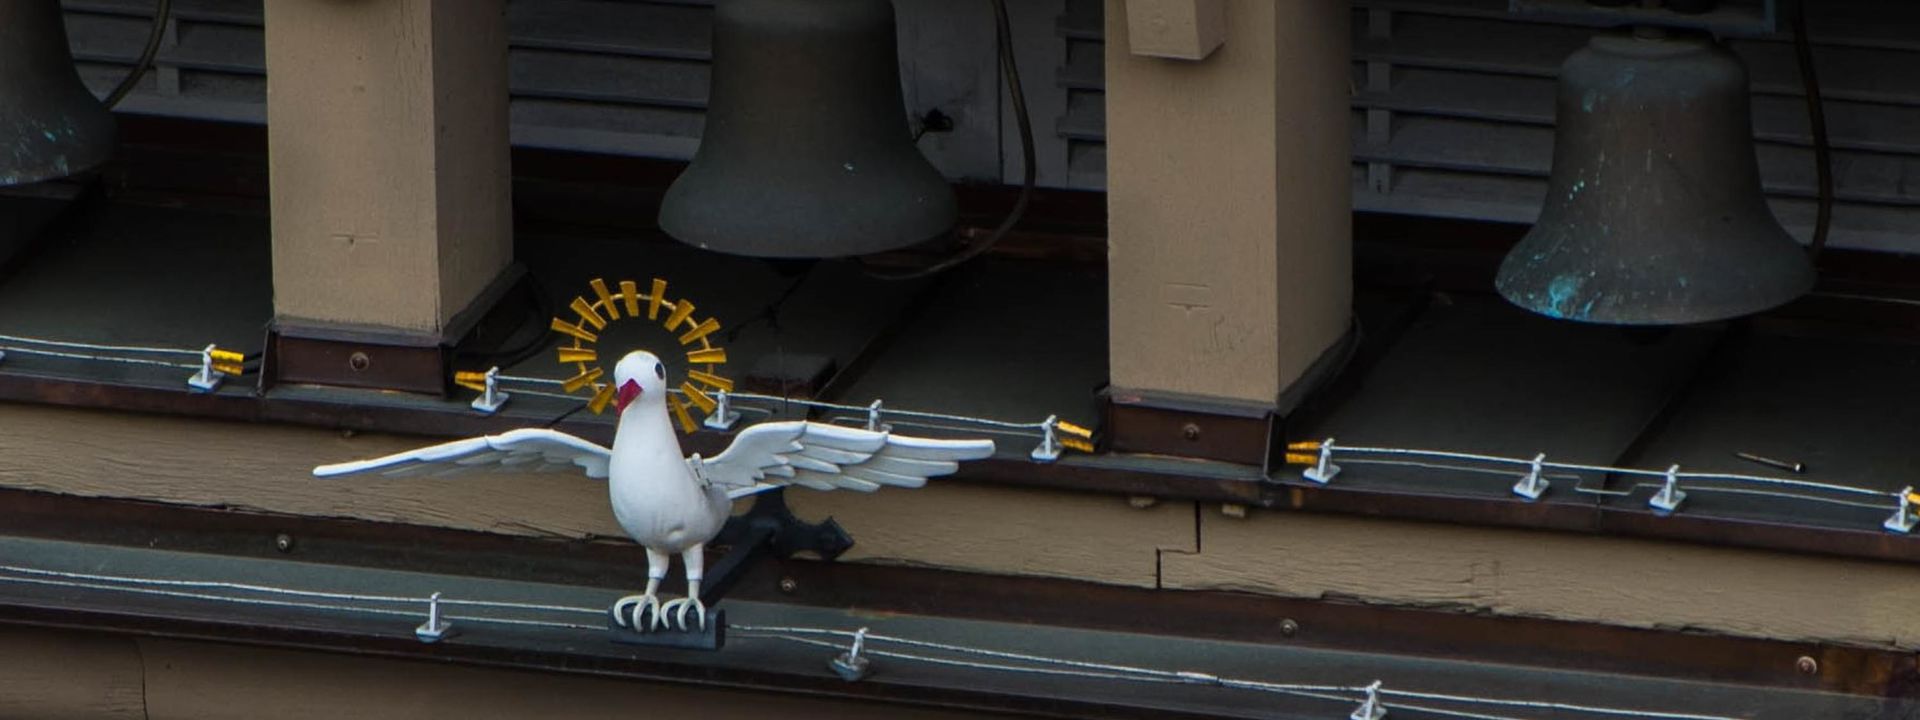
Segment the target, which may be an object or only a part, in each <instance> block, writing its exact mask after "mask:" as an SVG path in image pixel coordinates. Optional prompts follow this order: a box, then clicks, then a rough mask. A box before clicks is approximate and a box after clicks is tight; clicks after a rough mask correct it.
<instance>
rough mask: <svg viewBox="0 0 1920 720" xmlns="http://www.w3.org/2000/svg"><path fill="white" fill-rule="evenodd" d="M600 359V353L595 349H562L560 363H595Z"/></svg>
mask: <svg viewBox="0 0 1920 720" xmlns="http://www.w3.org/2000/svg"><path fill="white" fill-rule="evenodd" d="M599 359H600V351H599V350H595V349H593V348H576V347H563V348H560V362H563V363H583V362H594V361H596V360H599Z"/></svg>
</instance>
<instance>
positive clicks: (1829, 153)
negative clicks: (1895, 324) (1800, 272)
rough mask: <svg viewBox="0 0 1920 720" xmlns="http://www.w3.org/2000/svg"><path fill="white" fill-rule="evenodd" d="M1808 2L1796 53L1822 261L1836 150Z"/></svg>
mask: <svg viewBox="0 0 1920 720" xmlns="http://www.w3.org/2000/svg"><path fill="white" fill-rule="evenodd" d="M1807 2H1808V0H1797V1H1796V2H1794V3H1793V19H1792V23H1793V54H1794V56H1795V57H1796V58H1798V59H1799V62H1800V84H1801V85H1802V86H1803V88H1804V89H1805V91H1806V95H1807V124H1808V125H1810V126H1811V127H1812V130H1813V162H1814V172H1815V173H1816V174H1817V175H1818V182H1819V184H1820V188H1819V197H1818V199H1817V210H1816V211H1815V215H1814V221H1813V242H1812V244H1810V245H1808V246H1807V255H1808V257H1810V258H1812V259H1814V260H1816V261H1817V260H1819V259H1820V251H1821V250H1823V249H1825V248H1826V246H1827V230H1828V227H1829V226H1830V225H1831V224H1832V223H1833V147H1832V145H1830V144H1829V143H1828V141H1827V111H1826V108H1825V106H1824V105H1823V103H1821V101H1820V78H1819V76H1818V75H1816V74H1815V73H1814V71H1813V41H1812V40H1811V39H1809V38H1808V37H1807Z"/></svg>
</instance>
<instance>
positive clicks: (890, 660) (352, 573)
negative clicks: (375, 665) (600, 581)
mask: <svg viewBox="0 0 1920 720" xmlns="http://www.w3.org/2000/svg"><path fill="white" fill-rule="evenodd" d="M0 560H4V562H0V622H11V623H29V624H41V625H62V626H67V627H84V628H90V629H95V630H106V631H119V632H141V633H146V634H158V635H162V636H169V635H191V636H194V637H199V638H201V639H221V638H222V637H223V634H230V635H224V637H226V638H227V639H234V640H242V641H245V642H251V643H264V644H269V645H276V644H294V645H301V646H305V647H316V646H317V647H325V648H331V649H336V650H344V651H348V652H359V653H366V654H377V655H415V656H428V657H435V658H438V659H442V660H454V661H467V662H484V663H489V664H496V665H508V666H518V667H527V668H529V669H543V670H561V671H573V672H591V673H598V674H613V675H624V676H630V677H647V678H653V679H668V680H674V679H678V680H684V681H699V682H705V683H720V684H722V685H733V686H739V687H754V688H762V689H772V690H789V691H801V692H827V693H829V694H839V695H854V696H859V697H865V698H869V699H889V700H894V701H905V702H918V703H923V704H939V705H958V706H967V707H974V708H980V709H999V710H1004V711H1022V710H1024V711H1036V710H1039V709H1041V708H1043V707H1044V708H1048V709H1050V710H1051V711H1052V712H1051V713H1050V714H1057V715H1066V716H1076V717H1110V716H1116V715H1118V716H1147V715H1153V714H1159V715H1161V716H1174V717H1248V716H1250V715H1257V716H1261V717H1275V716H1278V717H1302V718H1304V717H1325V716H1326V715H1327V713H1328V712H1330V711H1334V710H1338V711H1341V712H1344V711H1347V710H1349V709H1351V708H1353V707H1356V706H1362V707H1385V708H1388V709H1395V708H1398V709H1405V710H1407V711H1410V712H1438V713H1441V714H1445V715H1452V716H1459V717H1478V718H1488V717H1498V718H1511V717H1516V716H1514V715H1512V713H1515V712H1522V713H1529V714H1531V716H1540V714H1541V713H1556V715H1554V716H1556V717H1558V716H1559V715H1558V714H1557V713H1563V712H1573V713H1586V714H1599V715H1610V716H1634V717H1653V718H1666V719H1670V720H1718V719H1719V718H1726V717H1730V716H1740V717H1760V718H1767V717H1779V718H1787V717H1820V716H1826V717H1831V716H1838V715H1841V714H1846V713H1852V712H1861V711H1864V710H1868V709H1879V710H1887V709H1890V708H1905V711H1913V710H1914V709H1916V707H1920V703H1916V702H1915V701H1913V700H1891V699H1886V698H1869V697H1859V696H1844V695H1834V694H1830V693H1822V692H1810V691H1804V690H1783V689H1760V688H1753V687H1742V686H1734V685H1724V684H1712V683H1698V682H1685V681H1677V680H1672V679H1661V678H1646V677H1637V678H1634V677H1625V676H1617V675H1604V674H1598V673H1586V672H1569V671H1550V670H1537V669H1527V668H1520V667H1510V666H1498V665H1485V664H1479V663H1471V662H1460V661H1451V660H1433V659H1421V658H1411V657H1405V656H1395V655H1380V654H1363V653H1350V652H1340V651H1330V650H1317V649H1307V648H1300V647H1286V646H1277V645H1259V644H1250V643H1233V642H1220V641H1204V640H1189V639H1179V638H1167V637H1153V636H1140V635H1132V634H1128V633H1115V632H1100V631H1085V630H1073V629H1066V628H1055V627H1045V626H1036V625H1029V624H1023V623H990V622H979V621H966V620H951V619H943V618H932V617H918V616H910V615H898V616H887V617H867V618H865V619H861V618H860V617H857V616H855V615H852V614H850V613H848V612H845V611H839V610H827V609H815V608H803V607H794V606H780V605H767V604H762V603H730V605H729V607H730V609H731V610H733V611H734V612H735V613H736V615H737V616H738V617H740V618H741V620H742V621H741V622H738V623H735V624H734V625H732V626H731V629H732V630H733V631H735V634H736V640H735V642H733V643H730V644H729V647H728V650H726V651H724V652H721V653H689V652H686V651H676V650H668V649H658V648H656V649H652V650H650V651H647V652H640V653H637V654H636V652H635V651H634V650H632V649H630V646H624V645H617V644H615V643H612V642H596V641H595V640H594V637H595V636H596V635H597V634H598V630H597V629H596V628H592V627H591V626H588V627H585V628H583V627H581V626H580V625H579V624H578V623H577V622H572V621H569V620H567V619H566V618H571V617H576V616H581V615H585V614H587V613H595V614H597V613H599V612H601V611H600V610H599V609H598V607H597V606H598V605H599V604H601V603H604V602H606V601H608V600H609V599H610V598H612V597H614V596H616V595H617V592H616V591H614V590H610V589H606V588H592V587H570V586H555V585H541V584H533V583H518V582H504V581H483V580H476V579H472V578H458V577H448V576H435V575H425V574H419V573H400V572H392V571H373V570H365V569H359V568H350V567H339V566H324V565H315V564H311V563H293V562H276V561H272V560H254V559H236V558H227V557H221V556H212V555H195V554H189V553H177V552H168V551H155V550H146V549H138V548H107V547H100V546H91V545H84V544H76V543H61V542H51V541H43V540H23V539H18V538H0ZM394 603H402V604H404V605H406V606H407V609H394V608H393V607H392V604H394ZM438 606H448V607H462V608H464V609H463V610H461V611H460V614H458V615H452V614H447V615H441V616H439V617H437V618H431V619H430V620H429V624H431V625H433V629H434V630H435V631H436V632H435V633H434V636H433V638H432V642H423V641H422V640H423V638H421V637H419V636H418V635H417V629H416V628H415V627H414V624H415V623H416V622H417V621H418V618H419V617H420V616H421V615H422V614H424V613H423V612H422V611H426V612H431V609H432V608H435V607H438ZM449 612H451V611H449ZM552 617H558V618H560V619H557V620H554V619H545V618H552ZM436 620H437V621H439V622H438V623H436V622H435V621H436ZM461 622H471V623H473V624H472V625H470V626H468V629H467V630H466V631H464V632H461V633H458V634H454V633H451V632H448V630H450V629H451V628H452V627H453V626H454V625H455V624H458V623H461ZM443 623H451V624H443ZM843 628H844V629H843ZM855 628H858V629H855ZM850 642H851V643H854V645H853V647H851V648H849V647H848V643H850ZM834 659H850V661H849V662H847V663H846V664H847V665H848V666H849V667H859V668H862V669H864V670H865V671H866V672H863V673H856V677H857V678H858V679H859V684H858V685H850V684H849V681H848V680H847V679H846V677H847V676H846V675H844V674H842V673H839V672H836V671H834V670H832V669H830V668H831V665H832V663H831V661H832V660H834ZM851 660H858V661H864V662H857V663H856V662H851ZM869 673H870V674H869ZM1516 687H1526V688H1528V690H1527V691H1526V694H1525V696H1523V697H1515V696H1514V695H1515V692H1514V690H1513V688H1516Z"/></svg>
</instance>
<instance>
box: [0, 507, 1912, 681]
mask: <svg viewBox="0 0 1920 720" xmlns="http://www.w3.org/2000/svg"><path fill="white" fill-rule="evenodd" d="M0 523H4V525H5V527H7V528H8V532H9V534H13V535H21V536H31V537H44V538H54V539H62V540H72V541H82V542H94V543H102V544H108V545H134V546H139V547H146V548H153V549H161V550H178V551H188V552H201V553H214V554H225V555H236V556H247V557H267V558H281V559H291V560H297V561H304V562H321V563H329V564H350V565H358V566H364V567H378V568H385V569H395V570H410V571H416V572H432V573H441V574H451V575H465V576H472V577H491V578H504V579H515V580H523V581H538V582H551V583H560V584H593V585H609V584H615V585H617V584H622V583H625V584H638V583H641V582H643V581H644V570H643V568H644V567H645V563H644V562H643V558H642V553H641V550H640V549H639V548H638V547H636V546H634V545H632V544H631V543H626V542H624V541H623V542H596V541H562V540H551V539H531V538H511V537H506V536H498V535H489V534H486V533H478V532H470V531H460V530H446V529H438V528H425V527H417V526H407V525H396V524H391V523H374V522H367V521H359V520H345V519H335V518H313V517H302V516H282V515H269V514H261V513H245V512H235V511H229V510H219V509H209V508H184V507H179V506H170V505H162V504H157V503H143V502H134V501H127V500H114V499H105V498H79V497H72V496H65V495H55V494H50V493H38V492H28V491H20V490H0ZM282 536H284V537H285V538H286V539H287V540H288V541H289V542H288V543H287V544H286V549H285V550H282V549H281V543H280V542H278V541H279V539H280V538H281V537H282ZM675 590H676V591H677V589H675ZM733 596H734V597H737V598H741V599H746V600H757V601H764V602H773V603H787V604H801V605H811V606H818V607H833V608H848V609H853V610H864V611H872V612H884V613H907V614H918V615H929V616H935V617H951V618H965V619H980V620H991V621H1001V622H1017V623H1029V624H1036V625H1048V626H1057V627H1074V628H1083V629H1092V630H1114V631H1125V632H1135V633H1146V634H1156V635H1169V636H1180V637H1189V638H1202V639H1217V640H1227V641H1235V642H1253V643H1266V644H1288V645H1299V646H1302V647H1314V648H1326V649H1339V650H1348V651H1358V652H1377V653H1388V654H1400V655H1415V656H1424V657H1436V658H1448V659H1456V660H1469V661H1475V662H1494V663H1503V664H1513V665H1524V666H1544V667H1557V668H1565V669H1574V670H1587V671H1604V672H1619V673H1624V674H1629V675H1641V676H1660V677H1681V678H1689V679H1696V680H1703V681H1717V682H1733V683H1742V684H1751V685H1758V686H1767V687H1778V688H1790V689H1818V690H1825V691H1831V692H1843V693H1849V694H1856V695H1867V696H1885V697H1920V666H1916V662H1915V661H1916V657H1915V656H1914V655H1913V654H1912V653H1907V652H1901V651H1897V650H1892V649H1882V648H1862V647H1849V646H1837V645H1821V644H1815V643H1798V642H1784V641H1775V640H1762V639H1752V638H1735V637H1725V636H1713V635H1703V634H1695V633H1686V632H1673V631H1665V630H1652V629H1636V628H1622V627H1616V626H1609V625H1601V624H1595V623H1584V622H1572V621H1563V620H1547V619H1535V618H1515V617H1495V616H1489V615H1484V614H1476V613H1470V612H1454V611H1444V610H1420V609H1406V608H1392V607H1383V606H1373V605H1364V604H1358V603H1345V602H1334V601H1318V600H1302V599H1289V598H1276V597H1268V596H1258V595H1247V594H1237V593H1224V592H1200V591H1163V590H1152V589H1145V588H1130V587H1120V586H1111V585H1101V584H1096V583H1088V582H1083V581H1075V580H1058V579H1048V578H1031V577H1004V576H997V575H984V574H976V573H967V572H955V571H947V570H932V569H924V568H907V567H892V566H878V565H863V564H853V563H827V562H817V561H807V560H786V561H774V562H766V563H762V564H760V565H758V566H756V567H754V568H752V569H751V570H750V571H749V572H748V573H747V575H746V576H745V577H744V579H742V580H741V581H740V584H739V585H738V586H737V587H736V588H735V589H734V592H733ZM82 621H84V623H85V624H87V625H88V626H89V627H98V628H101V629H112V630H117V631H122V632H132V633H140V634H160V635H180V634H184V635H185V636H190V637H197V638H204V639H218V640H228V641H236V640H237V641H242V642H259V643H264V644H273V645H289V644H290V645H295V646H310V647H325V648H329V649H337V650H348V651H356V652H368V653H371V654H402V655H433V656H440V655H439V654H438V653H437V652H436V651H434V650H433V649H432V648H431V647H430V646H422V645H419V644H418V643H412V642H407V641H394V640H393V639H391V638H385V639H374V640H369V639H367V638H362V637H352V636H345V634H344V633H342V634H334V633H326V632H306V631H291V630H286V629H282V628H274V627H240V626H225V625H211V624H206V625H195V624H193V623H182V622H181V621H178V620H175V619H165V618H142V617H140V615H139V613H137V612H135V613H132V614H130V615H123V616H119V617H114V618H105V619H104V624H102V622H103V619H102V618H100V617H97V616H95V615H92V614H90V613H88V612H85V611H81V610H76V609H62V608H58V607H53V606H47V607H39V608H22V607H17V606H16V607H11V608H6V609H4V610H0V622H28V623H31V624H55V625H60V624H71V623H78V622H82ZM461 652H468V651H461ZM479 652H483V653H484V652H496V651H479ZM1802 657H1810V658H1813V659H1814V660H1815V661H1816V664H1817V666H1818V670H1817V671H1816V673H1814V674H1807V673H1805V672H1803V671H1802V670H1801V669H1800V668H1799V667H1798V664H1799V660H1800V658H1802ZM463 659H467V660H474V661H479V662H498V663H502V664H506V665H509V666H515V667H530V668H543V669H555V668H562V667H578V665H577V663H578V661H579V658H570V657H547V656H542V655H540V654H539V653H534V652H529V653H526V654H524V655H523V656H499V655H497V652H496V654H495V655H489V656H482V657H463ZM592 662H594V663H600V662H604V661H603V660H593V661H592ZM684 670H686V669H685V668H680V669H679V670H678V671H684ZM591 671H593V672H607V673H611V674H616V675H624V676H634V677H641V676H648V677H654V676H656V674H657V673H667V674H664V675H657V676H658V677H662V678H666V679H675V678H678V679H685V677H684V676H677V675H673V674H672V672H669V671H668V670H667V669H664V668H660V667H653V666H651V665H648V664H646V663H640V664H614V665H607V666H604V667H599V668H598V669H596V670H591ZM678 671H674V672H678ZM710 679H711V678H710ZM788 680H792V679H791V678H789V679H788ZM758 682H767V683H772V684H771V685H769V686H772V687H788V686H785V685H781V684H780V682H785V681H779V682H775V681H773V680H771V679H762V680H757V681H752V682H749V683H748V684H754V683H758Z"/></svg>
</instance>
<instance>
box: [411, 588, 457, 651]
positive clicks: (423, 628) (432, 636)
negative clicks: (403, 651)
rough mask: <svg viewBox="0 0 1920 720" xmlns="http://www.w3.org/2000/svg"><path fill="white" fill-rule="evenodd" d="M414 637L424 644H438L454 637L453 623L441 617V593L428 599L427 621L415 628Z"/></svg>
mask: <svg viewBox="0 0 1920 720" xmlns="http://www.w3.org/2000/svg"><path fill="white" fill-rule="evenodd" d="M413 636H414V637H417V638H420V642H423V643H436V642H440V641H441V640H445V639H447V638H450V637H453V623H452V622H451V621H449V620H447V619H446V618H444V617H441V615H440V593H438V592H436V593H434V594H433V595H432V596H431V597H428V598H427V621H426V622H424V623H421V624H420V627H417V628H414V630H413Z"/></svg>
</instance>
